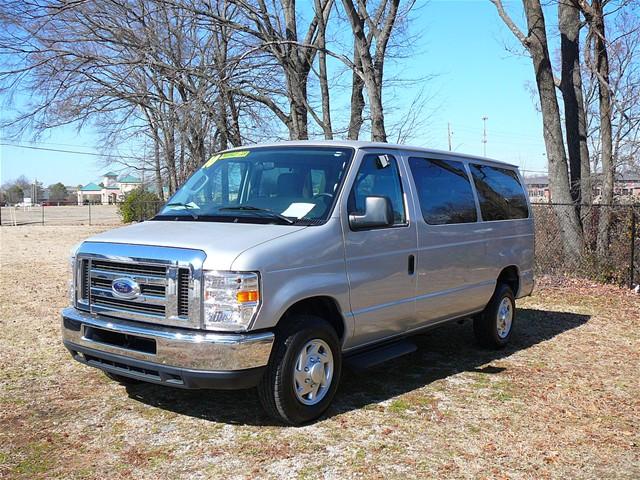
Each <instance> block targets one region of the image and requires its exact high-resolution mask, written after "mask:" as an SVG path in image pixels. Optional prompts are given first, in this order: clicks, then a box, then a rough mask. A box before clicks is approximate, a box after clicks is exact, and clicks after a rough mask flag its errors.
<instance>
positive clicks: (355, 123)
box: [347, 42, 364, 140]
mask: <svg viewBox="0 0 640 480" xmlns="http://www.w3.org/2000/svg"><path fill="white" fill-rule="evenodd" d="M353 64H354V68H353V74H352V80H351V117H350V118H349V130H348V132H347V138H348V139H349V140H358V138H359V137H360V129H361V128H362V124H363V122H364V120H363V118H362V112H363V111H364V95H363V94H362V90H363V88H364V82H363V81H362V78H361V77H360V75H359V74H358V72H359V71H360V70H362V62H361V61H360V53H358V46H357V42H354V45H353Z"/></svg>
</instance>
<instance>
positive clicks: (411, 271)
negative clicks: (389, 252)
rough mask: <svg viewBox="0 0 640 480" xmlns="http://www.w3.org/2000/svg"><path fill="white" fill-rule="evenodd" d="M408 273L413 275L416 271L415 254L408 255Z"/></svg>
mask: <svg viewBox="0 0 640 480" xmlns="http://www.w3.org/2000/svg"><path fill="white" fill-rule="evenodd" d="M407 270H408V272H409V275H413V274H414V273H415V271H416V257H415V255H409V261H408V265H407Z"/></svg>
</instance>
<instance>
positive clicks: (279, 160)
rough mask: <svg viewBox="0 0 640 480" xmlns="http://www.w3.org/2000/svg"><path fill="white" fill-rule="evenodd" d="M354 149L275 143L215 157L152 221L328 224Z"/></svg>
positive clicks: (194, 175)
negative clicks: (280, 144) (276, 144)
mask: <svg viewBox="0 0 640 480" xmlns="http://www.w3.org/2000/svg"><path fill="white" fill-rule="evenodd" d="M352 155H353V150H352V149H350V148H328V147H273V148H269V147H266V148H256V149H247V150H241V151H233V152H226V153H222V154H218V155H214V156H213V157H211V159H210V160H209V161H208V162H207V163H205V164H204V165H203V166H202V168H200V169H199V170H198V171H197V172H196V173H194V174H193V175H192V176H191V177H190V178H189V180H187V182H186V183H185V184H184V185H183V186H182V188H180V189H179V190H178V191H177V192H176V193H175V194H174V195H173V196H172V197H171V199H170V200H169V201H168V202H167V204H166V205H165V206H164V207H163V208H162V209H161V211H160V213H159V214H158V215H156V216H155V217H154V220H189V221H221V222H224V221H227V222H228V221H233V222H244V223H276V224H294V223H295V224H307V225H313V224H318V223H322V222H324V221H325V220H326V219H327V218H328V216H329V214H330V212H331V209H332V207H333V204H334V202H335V199H336V196H337V194H338V189H339V186H340V184H341V182H342V179H343V178H344V175H345V172H346V169H347V165H348V164H349V162H350V160H351V157H352Z"/></svg>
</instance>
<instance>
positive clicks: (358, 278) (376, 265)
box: [342, 152, 417, 346]
mask: <svg viewBox="0 0 640 480" xmlns="http://www.w3.org/2000/svg"><path fill="white" fill-rule="evenodd" d="M381 155H384V158H383V159H382V161H381V158H380V156H381ZM406 179H407V177H406V169H405V168H404V165H402V163H401V157H400V156H399V155H393V154H392V153H390V152H389V153H387V152H379V153H365V154H364V155H363V157H362V159H361V162H360V165H359V167H358V170H357V173H356V175H355V178H353V182H352V184H351V189H350V192H349V197H348V200H347V202H346V203H347V205H346V209H345V210H346V211H344V212H343V215H342V219H343V220H342V221H343V229H344V238H345V256H346V268H347V276H348V279H349V287H350V296H351V297H350V298H351V310H352V313H353V315H354V320H355V334H354V337H353V346H357V345H363V344H366V343H370V342H373V341H376V340H380V339H382V338H385V337H389V336H392V335H394V334H398V333H402V332H404V331H405V330H407V328H409V327H410V326H411V325H412V324H413V321H414V318H415V291H416V275H415V256H416V250H417V234H416V225H415V222H413V221H412V220H411V217H412V215H410V212H413V211H414V205H413V203H412V200H411V196H410V195H407V194H405V192H408V191H409V186H408V183H407V180H406ZM367 196H381V197H386V198H388V199H389V200H390V202H391V206H392V209H393V225H390V226H387V227H377V228H368V229H358V230H354V229H353V228H352V227H351V226H350V224H349V219H348V218H349V215H350V214H362V213H363V209H364V204H365V198H366V197H367ZM407 200H409V201H407Z"/></svg>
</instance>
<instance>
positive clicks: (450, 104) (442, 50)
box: [0, 0, 555, 185]
mask: <svg viewBox="0 0 640 480" xmlns="http://www.w3.org/2000/svg"><path fill="white" fill-rule="evenodd" d="M418 3H419V4H420V3H421V2H418ZM507 5H508V6H509V8H510V9H511V11H512V12H513V16H514V18H515V19H516V20H518V21H521V10H520V2H507ZM547 17H548V18H547V20H548V21H550V22H552V21H554V20H555V18H553V11H549V12H547ZM411 28H412V29H413V31H414V32H419V33H420V35H419V36H418V37H417V38H416V41H415V45H414V46H413V53H412V55H411V58H408V59H404V60H402V62H400V63H398V64H397V65H395V66H391V68H390V69H389V73H392V74H393V73H399V74H403V73H406V74H407V76H411V77H413V78H418V77H422V76H428V75H434V74H435V75H436V77H435V79H433V80H430V81H429V82H427V83H426V84H425V85H422V86H423V87H424V88H425V89H426V92H427V94H428V95H430V96H431V97H433V98H432V100H430V103H429V105H428V106H427V111H429V120H428V123H427V125H426V126H425V127H424V131H423V132H420V133H418V134H417V135H416V136H415V138H414V140H413V141H412V142H411V143H412V144H416V145H420V146H426V147H432V148H438V149H445V150H446V149H447V148H448V145H447V123H450V124H451V129H452V131H453V142H452V143H453V147H454V149H455V150H456V151H458V152H463V153H470V154H482V152H483V145H482V142H481V140H482V127H483V122H482V117H483V116H487V117H488V120H487V132H488V142H487V156H489V157H492V158H496V159H498V160H504V161H508V162H511V163H515V164H518V165H519V166H520V167H521V168H524V169H526V170H537V171H542V170H546V157H545V156H544V142H543V137H542V128H541V118H540V114H539V113H538V112H537V110H536V106H535V98H533V97H532V93H531V85H533V81H534V77H533V68H532V66H531V61H530V60H529V58H527V57H524V56H518V55H515V54H513V53H510V52H508V51H507V50H506V49H505V45H508V46H510V47H512V48H513V49H516V48H517V44H516V42H515V40H514V39H513V37H512V35H511V33H510V32H509V31H508V30H507V29H506V27H505V26H504V25H503V24H502V21H501V20H500V19H499V17H498V15H497V13H496V11H495V7H494V6H493V5H492V4H491V3H490V2H489V0H432V1H430V2H428V3H426V4H424V5H423V6H421V8H420V9H419V10H417V12H416V14H415V15H414V22H413V24H412V27H411ZM420 87H421V85H413V86H411V87H410V88H407V92H406V94H405V92H404V91H402V92H400V94H399V95H396V96H394V98H396V97H397V100H395V101H396V102H397V103H396V104H395V105H394V107H395V113H394V114H392V115H391V117H392V118H391V120H392V119H393V116H394V115H401V114H402V112H403V105H402V104H401V102H402V101H403V100H404V101H406V102H409V101H410V99H411V98H413V96H414V95H416V94H417V92H418V90H419V89H420ZM409 90H410V91H409ZM339 95H343V93H340V94H339ZM4 114H10V112H6V111H5V112H4ZM94 142H95V136H94V134H93V132H91V131H90V130H86V131H81V132H79V133H78V132H76V130H75V129H74V128H73V127H67V128H60V129H56V130H54V131H51V132H50V133H49V134H48V135H46V136H45V137H43V138H41V139H39V140H38V143H37V144H30V143H29V142H28V141H27V140H26V139H25V140H23V141H22V144H23V145H34V146H38V147H41V148H53V149H62V150H79V151H83V152H89V153H113V152H97V151H96V149H95V148H94V147H93V145H94ZM1 143H6V142H4V141H3V142H1ZM12 143H15V142H12ZM108 168H109V167H105V161H104V160H103V159H101V158H100V157H96V156H91V155H77V154H70V153H60V152H50V151H42V150H30V149H24V148H17V147H11V146H0V183H4V182H5V181H8V180H11V179H14V178H16V177H18V176H19V175H26V176H27V177H28V178H30V179H33V178H36V177H37V179H38V180H39V181H42V182H43V183H44V184H45V185H49V184H51V183H55V182H58V181H61V182H63V183H65V184H67V185H77V184H86V183H88V182H90V181H92V180H94V179H95V178H96V177H98V176H99V174H100V173H102V172H103V171H106V170H107V169H108Z"/></svg>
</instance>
